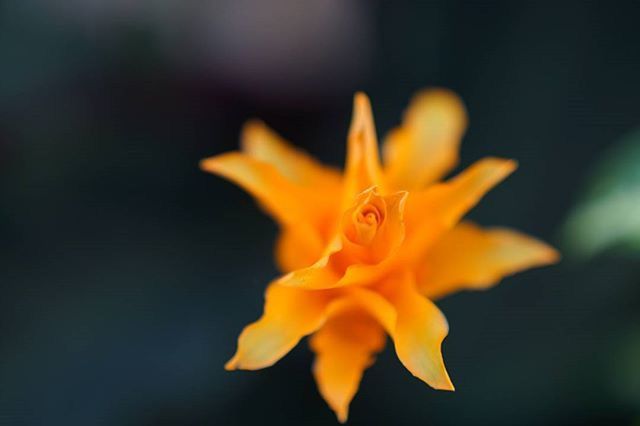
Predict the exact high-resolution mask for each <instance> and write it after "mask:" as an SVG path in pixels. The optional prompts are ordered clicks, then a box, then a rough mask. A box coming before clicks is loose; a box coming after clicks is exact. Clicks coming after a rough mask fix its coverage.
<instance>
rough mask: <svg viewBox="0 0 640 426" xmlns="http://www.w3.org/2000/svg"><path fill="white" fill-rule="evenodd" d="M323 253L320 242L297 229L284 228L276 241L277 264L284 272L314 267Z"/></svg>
mask: <svg viewBox="0 0 640 426" xmlns="http://www.w3.org/2000/svg"><path fill="white" fill-rule="evenodd" d="M322 252H323V247H322V243H321V241H320V240H318V239H314V238H307V236H306V234H305V233H304V231H302V232H301V230H300V229H299V228H297V227H294V226H288V227H283V228H282V229H281V231H280V235H279V236H278V239H277V241H276V247H275V255H276V264H277V265H278V268H279V269H280V270H281V271H282V272H285V273H287V272H291V271H295V270H296V269H302V268H306V267H308V266H310V265H313V264H314V262H316V261H317V259H318V258H319V257H320V256H322Z"/></svg>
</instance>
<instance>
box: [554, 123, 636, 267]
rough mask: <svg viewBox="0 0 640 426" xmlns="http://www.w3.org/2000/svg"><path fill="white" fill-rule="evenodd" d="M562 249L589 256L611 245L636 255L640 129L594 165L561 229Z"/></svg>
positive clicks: (585, 256) (581, 255)
mask: <svg viewBox="0 0 640 426" xmlns="http://www.w3.org/2000/svg"><path fill="white" fill-rule="evenodd" d="M563 240H564V245H565V251H566V252H567V253H568V254H570V255H573V256H574V257H578V258H583V259H584V258H589V257H592V256H594V255H596V254H599V253H601V252H603V251H604V250H608V249H611V248H618V249H621V251H623V252H625V253H633V254H640V130H638V131H636V132H634V133H631V134H629V135H628V136H626V137H625V138H623V139H622V141H620V142H619V143H618V144H616V146H615V147H614V149H612V150H611V151H610V152H609V153H608V154H606V155H605V157H604V158H603V159H602V161H601V162H600V163H599V164H598V165H597V166H596V168H595V169H594V172H593V173H592V175H591V177H590V179H589V181H588V183H587V187H586V190H585V196H584V197H583V199H582V201H581V202H580V203H579V204H578V206H577V207H576V208H575V209H573V211H571V212H570V214H569V217H568V219H567V222H566V224H565V226H564V229H563Z"/></svg>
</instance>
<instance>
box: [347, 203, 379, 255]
mask: <svg viewBox="0 0 640 426" xmlns="http://www.w3.org/2000/svg"><path fill="white" fill-rule="evenodd" d="M354 213H355V214H354V215H353V216H352V225H353V227H352V228H351V231H352V232H350V234H351V235H349V239H350V240H351V241H352V242H354V243H356V244H359V245H369V244H371V241H373V239H374V237H375V236H376V233H377V232H378V227H379V226H380V225H382V222H383V221H384V215H383V213H382V212H381V210H380V209H379V208H378V207H377V206H375V205H374V204H372V203H367V204H365V205H364V206H361V207H360V208H358V209H356V211H355V212H354Z"/></svg>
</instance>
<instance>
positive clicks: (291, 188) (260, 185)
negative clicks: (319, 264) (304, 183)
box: [200, 152, 326, 252]
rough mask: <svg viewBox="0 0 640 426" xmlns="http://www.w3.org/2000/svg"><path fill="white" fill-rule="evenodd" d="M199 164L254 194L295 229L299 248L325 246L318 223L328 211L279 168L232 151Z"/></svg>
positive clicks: (279, 221) (272, 213)
mask: <svg viewBox="0 0 640 426" xmlns="http://www.w3.org/2000/svg"><path fill="white" fill-rule="evenodd" d="M200 167H201V168H202V169H203V170H205V171H208V172H210V173H214V174H217V175H220V176H223V177H225V178H227V179H229V180H231V181H232V182H234V183H236V184H237V185H239V186H241V187H242V188H244V189H245V190H246V191H247V192H249V193H250V194H251V195H253V196H254V197H255V198H256V199H257V200H258V201H259V203H260V204H261V205H262V206H263V207H264V208H265V210H267V212H268V213H269V214H271V216H273V217H274V219H275V220H276V221H277V222H278V223H279V224H280V225H282V226H283V227H287V226H290V227H293V228H295V229H296V238H297V241H298V243H299V244H300V246H299V250H301V251H310V252H313V251H314V250H315V247H317V246H318V245H322V244H323V243H322V236H321V235H320V234H319V231H318V229H317V224H318V223H320V222H321V221H322V220H323V217H324V216H325V214H326V212H325V211H324V210H323V208H322V206H320V205H318V203H314V202H312V201H310V200H311V198H310V197H311V194H309V193H308V192H307V191H304V190H303V189H302V188H301V187H300V186H298V185H295V184H294V183H292V182H291V181H289V180H288V179H286V178H285V177H284V176H282V175H281V174H280V173H279V172H278V170H277V169H276V168H275V167H274V166H272V165H270V164H268V163H264V162H262V161H259V160H256V159H255V158H252V157H250V156H248V155H246V154H242V153H239V152H230V153H226V154H221V155H218V156H215V157H210V158H206V159H204V160H202V162H201V163H200Z"/></svg>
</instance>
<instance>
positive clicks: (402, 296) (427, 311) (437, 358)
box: [387, 274, 454, 390]
mask: <svg viewBox="0 0 640 426" xmlns="http://www.w3.org/2000/svg"><path fill="white" fill-rule="evenodd" d="M387 291H388V292H389V293H388V294H389V295H388V297H389V299H390V301H391V303H392V304H393V305H394V306H395V308H396V311H397V321H396V325H395V330H394V331H393V333H392V338H393V341H394V344H395V347H396V353H397V355H398V358H399V359H400V361H401V362H402V364H404V366H405V367H406V368H407V370H409V371H410V372H411V374H413V375H414V376H416V377H417V378H419V379H420V380H422V381H424V382H425V383H427V384H428V385H429V386H431V387H433V388H435V389H441V390H454V388H453V384H452V383H451V379H450V378H449V374H448V373H447V370H446V368H445V366H444V361H443V359H442V352H441V346H442V341H443V340H444V338H445V337H446V336H447V334H448V333H449V325H448V324H447V320H446V319H445V317H444V315H443V314H442V312H440V310H439V309H438V308H437V307H436V305H434V304H433V302H431V301H430V300H428V299H426V298H425V297H424V296H422V295H421V294H420V293H418V291H417V290H416V289H415V285H414V280H413V278H412V277H411V275H410V274H404V275H403V276H402V277H399V278H397V279H396V280H394V281H390V282H389V283H388V284H387Z"/></svg>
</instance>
